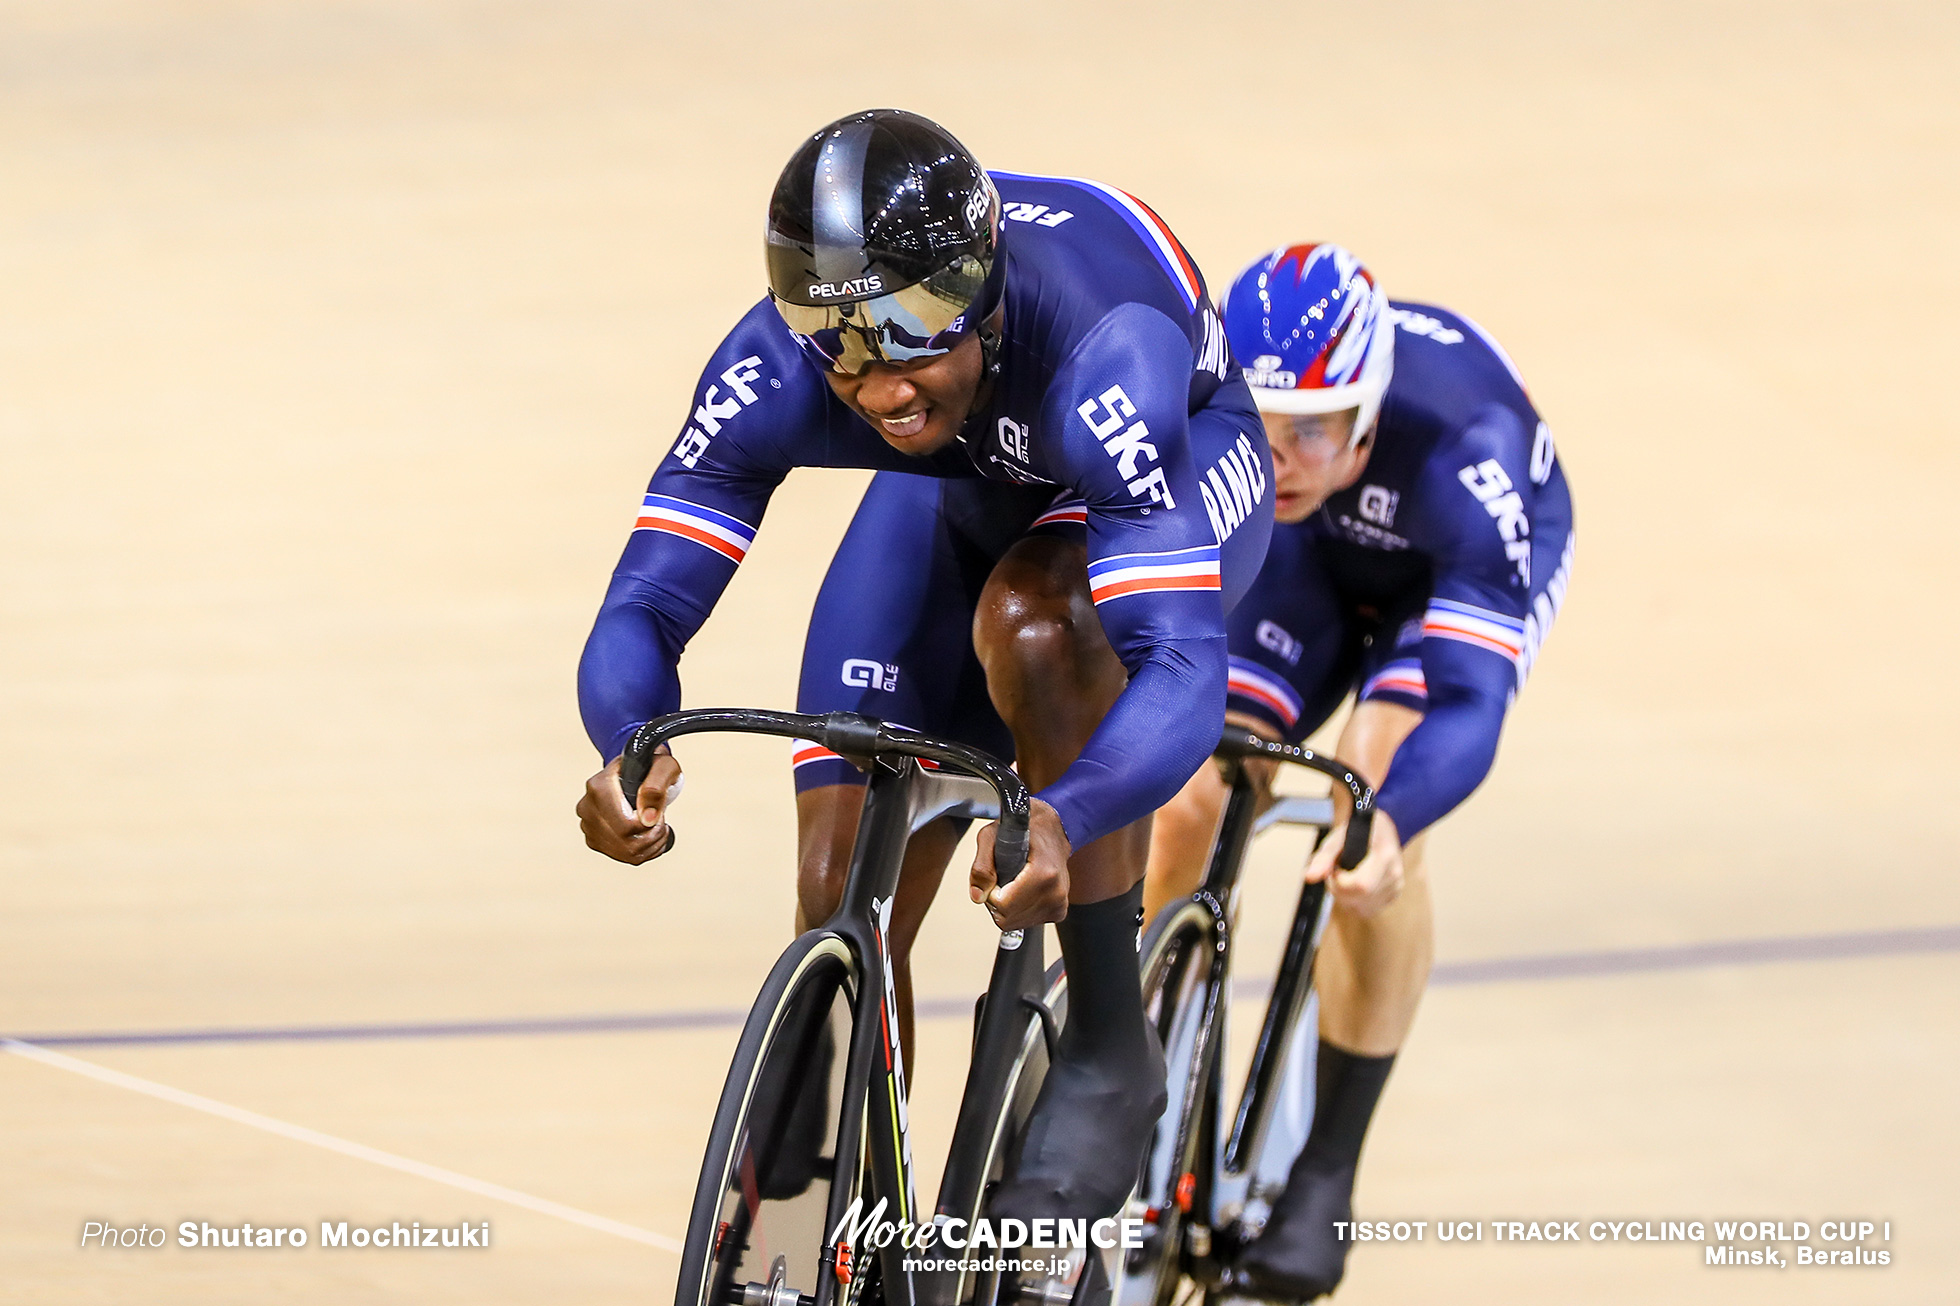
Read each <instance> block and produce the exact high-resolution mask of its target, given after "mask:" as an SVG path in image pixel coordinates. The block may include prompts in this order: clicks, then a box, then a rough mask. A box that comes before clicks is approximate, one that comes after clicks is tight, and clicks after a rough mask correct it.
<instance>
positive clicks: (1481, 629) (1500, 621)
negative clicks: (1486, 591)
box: [1422, 599, 1524, 662]
mask: <svg viewBox="0 0 1960 1306" xmlns="http://www.w3.org/2000/svg"><path fill="white" fill-rule="evenodd" d="M1422 635H1423V638H1424V639H1454V640H1458V641H1461V642H1462V643H1465V644H1470V645H1473V646H1475V647H1477V648H1482V649H1489V650H1490V651H1491V652H1492V653H1497V654H1501V655H1502V656H1504V657H1507V658H1509V659H1511V661H1513V662H1516V661H1517V660H1518V657H1519V656H1520V655H1521V654H1522V653H1523V652H1524V622H1523V621H1520V620H1519V619H1518V618H1516V617H1507V616H1505V615H1504V614H1503V613H1501V612H1492V611H1491V610H1490V609H1489V608H1479V607H1473V606H1472V605H1470V604H1468V603H1458V602H1456V601H1454V600H1452V599H1431V600H1430V601H1429V610H1428V611H1427V612H1425V613H1423V614H1422Z"/></svg>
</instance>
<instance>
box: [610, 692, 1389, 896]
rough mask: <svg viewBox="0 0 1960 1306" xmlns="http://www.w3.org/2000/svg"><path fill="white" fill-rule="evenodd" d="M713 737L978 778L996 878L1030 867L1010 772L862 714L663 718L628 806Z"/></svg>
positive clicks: (637, 738) (629, 757)
mask: <svg viewBox="0 0 1960 1306" xmlns="http://www.w3.org/2000/svg"><path fill="white" fill-rule="evenodd" d="M709 731H721V732H729V731H732V732H735V733H738V734H748V735H781V736H782V737H784V738H786V739H808V740H811V741H813V742H815V743H818V744H821V745H823V746H824V747H825V748H828V749H829V750H830V751H831V752H833V753H836V754H838V755H839V756H841V757H844V758H846V759H847V760H849V761H851V762H854V763H856V764H857V765H859V766H863V767H870V766H876V765H880V764H884V765H889V764H890V763H891V762H892V761H893V760H894V759H897V758H905V757H915V758H924V759H926V760H927V761H932V762H937V763H939V764H940V765H941V766H950V767H952V768H953V769H955V770H958V771H964V772H966V773H967V774H968V775H973V776H977V777H979V778H980V779H982V780H985V781H986V782H987V783H988V784H990V785H992V786H993V788H994V792H995V793H996V794H997V795H999V797H1000V826H999V828H998V829H997V830H996V831H995V833H994V874H995V878H996V879H997V880H998V881H999V883H1001V884H1006V883H1007V882H1008V881H1009V880H1012V879H1013V878H1014V877H1015V876H1016V875H1018V874H1020V872H1021V868H1022V867H1023V866H1024V865H1026V864H1027V860H1028V787H1027V786H1026V785H1024V784H1022V783H1021V777H1020V776H1018V775H1016V774H1014V772H1013V770H1012V769H1011V768H1009V767H1008V766H1006V765H1005V764H1003V763H1001V762H1000V761H998V760H997V759H995V758H994V757H992V756H991V755H989V754H987V753H984V752H982V751H981V750H980V749H977V748H970V747H968V746H967V745H965V744H958V743H954V742H952V741H951V740H947V739H936V738H934V737H933V736H931V735H922V734H919V733H918V732H917V731H913V730H907V729H905V728H904V727H902V726H892V725H886V724H885V723H884V722H882V721H878V720H875V719H873V718H871V717H867V716H860V715H858V714H857V713H855V712H831V713H829V714H827V715H825V716H808V715H804V714H802V713H797V712H769V711H764V710H762V709H760V708H740V707H710V708H697V709H695V710H694V711H691V712H676V713H674V714H672V715H671V716H663V717H659V718H657V719H655V720H652V721H649V722H647V723H646V724H645V725H643V726H641V727H640V728H639V729H638V730H636V731H634V732H633V737H632V738H631V739H630V740H628V741H627V743H626V750H625V752H624V753H623V754H622V755H621V756H620V759H619V787H620V790H621V792H623V793H624V794H625V795H626V801H627V803H628V804H633V805H637V803H638V801H639V793H640V785H641V783H642V782H643V781H644V780H645V779H646V778H647V771H648V770H649V769H651V768H652V766H653V757H654V750H656V749H658V748H659V747H660V745H662V744H664V743H666V742H667V741H668V740H670V739H674V738H676V737H678V736H680V735H694V734H702V733H706V732H709ZM1364 846H1365V840H1364Z"/></svg>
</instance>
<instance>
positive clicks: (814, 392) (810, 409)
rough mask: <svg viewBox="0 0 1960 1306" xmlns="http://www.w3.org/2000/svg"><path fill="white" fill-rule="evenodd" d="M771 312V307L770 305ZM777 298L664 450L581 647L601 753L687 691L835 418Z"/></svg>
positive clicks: (582, 676)
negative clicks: (786, 495)
mask: <svg viewBox="0 0 1960 1306" xmlns="http://www.w3.org/2000/svg"><path fill="white" fill-rule="evenodd" d="M762 314H767V316H766V317H765V316H762ZM774 318H775V314H774V311H773V310H772V309H771V308H770V307H769V305H768V303H767V301H764V302H763V303H762V304H760V305H758V306H757V309H756V310H753V311H751V312H750V313H749V314H748V315H747V316H746V317H745V318H744V319H743V320H742V322H741V323H740V324H739V325H738V326H737V327H736V328H735V330H734V331H733V332H732V333H730V335H729V337H728V339H727V340H725V341H724V342H723V343H722V345H721V347H720V348H719V349H717V350H716V351H715V354H714V356H713V357H712V358H711V359H710V360H709V362H708V365H707V367H706V369H704V370H703V372H702V374H701V380H700V382H699V384H698V385H697V386H696V388H695V393H694V401H693V404H692V405H691V406H690V408H689V415H688V420H687V422H686V424H685V425H684V427H683V428H682V431H681V434H680V436H679V438H678V439H677V440H676V441H675V442H674V446H673V448H672V449H670V450H669V451H668V453H667V456H666V457H665V458H663V459H662V460H661V462H660V466H659V468H658V469H657V470H656V471H655V472H654V474H653V479H652V481H651V483H650V484H649V485H648V486H647V491H646V494H645V496H644V497H643V499H642V502H641V506H640V508H639V509H638V511H637V513H636V516H635V521H634V527H633V531H632V534H631V535H630V536H629V537H628V539H627V542H626V547H625V550H624V551H623V552H622V553H621V555H620V559H619V565H618V566H617V567H616V568H615V569H614V570H613V578H612V584H611V585H610V586H609V587H608V588H607V590H606V597H605V601H604V602H603V603H602V604H601V605H600V608H599V615H598V618H597V619H596V620H595V621H594V622H593V625H592V633H591V635H590V636H589V637H588V638H587V640H586V643H585V652H584V654H583V656H582V657H581V658H580V659H579V674H578V695H579V713H580V715H581V717H582V718H583V719H584V722H585V731H586V734H587V736H588V737H589V738H590V739H591V740H592V744H593V746H594V747H595V748H597V749H598V750H599V754H600V756H601V757H602V758H605V759H611V758H614V757H617V756H618V755H619V753H620V750H621V749H622V748H623V747H624V746H625V742H626V740H627V739H628V738H629V737H630V736H631V734H632V732H633V731H634V730H635V729H636V728H638V726H639V725H640V724H641V723H642V722H645V721H649V720H651V719H652V718H654V717H656V716H660V715H663V714H664V713H667V712H672V711H675V710H677V709H678V708H679V707H680V704H681V688H680V672H679V666H680V659H681V653H682V651H683V650H684V649H685V648H686V647H687V643H688V641H689V640H690V639H692V638H693V637H694V633H695V632H696V631H697V630H699V629H700V628H701V624H702V623H703V622H704V621H706V620H707V618H708V614H709V613H710V612H712V611H713V610H714V606H715V604H716V602H717V601H719V600H720V598H721V594H722V591H723V590H724V589H725V588H726V587H727V585H728V582H729V580H730V579H732V578H733V577H734V575H735V569H736V567H737V566H738V565H740V563H741V561H742V558H743V557H744V555H745V554H746V553H747V552H748V548H749V545H750V543H751V542H753V540H754V538H755V532H756V529H757V527H759V526H760V525H761V523H762V514H763V510H764V509H765V508H766V507H767V506H768V502H769V496H770V494H771V493H772V492H773V491H774V490H775V487H776V486H777V485H778V484H779V483H780V482H781V480H782V478H783V476H784V475H785V474H786V473H787V472H788V470H789V468H790V467H791V466H793V465H796V464H797V463H799V462H803V461H815V459H813V458H807V457H799V445H814V446H815V447H816V449H817V452H818V454H819V456H820V455H821V451H822V444H821V443H820V442H822V441H823V440H824V439H825V435H826V432H825V423H826V422H827V421H828V420H829V415H828V410H827V406H826V400H827V398H828V395H827V389H826V387H825V386H824V383H823V380H822V378H820V377H818V376H817V375H816V374H815V373H814V371H812V370H811V369H810V368H808V367H807V366H806V365H804V364H803V363H802V361H801V359H800V357H799V356H798V355H797V353H796V350H795V346H794V344H792V343H791V342H790V340H789V337H788V334H787V333H786V332H784V331H783V330H781V327H780V323H778V322H775V321H774V320H773V319H774Z"/></svg>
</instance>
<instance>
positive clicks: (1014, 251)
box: [992, 172, 1208, 364]
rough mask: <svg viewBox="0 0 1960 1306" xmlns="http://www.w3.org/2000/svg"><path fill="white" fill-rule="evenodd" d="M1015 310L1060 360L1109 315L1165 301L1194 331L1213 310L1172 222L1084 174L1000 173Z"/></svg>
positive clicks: (1022, 325)
mask: <svg viewBox="0 0 1960 1306" xmlns="http://www.w3.org/2000/svg"><path fill="white" fill-rule="evenodd" d="M992 175H993V177H994V180H995V182H996V184H997V185H998V186H999V188H1000V192H1001V214H1002V223H1001V246H1002V248H1003V250H1004V251H1005V253H1006V256H1007V260H1008V278H1007V296H1008V312H1009V315H1010V317H1014V318H1018V319H1020V322H1019V325H1018V329H1017V334H1018V335H1019V336H1020V337H1021V338H1022V339H1023V340H1026V341H1034V340H1036V339H1039V341H1040V343H1041V346H1042V349H1043V352H1044V353H1046V354H1047V355H1048V356H1049V357H1050V359H1051V360H1052V361H1053V362H1055V363H1056V364H1059V363H1060V361H1061V360H1062V359H1063V358H1065V357H1066V356H1067V355H1068V354H1069V353H1070V352H1071V351H1073V350H1074V348H1075V347H1076V346H1077V345H1078V344H1080V342H1081V341H1082V340H1083V339H1084V338H1085V337H1087V336H1088V335H1089V334H1090V333H1091V332H1092V331H1094V329H1095V328H1096V326H1097V325H1098V324H1099V323H1101V322H1102V321H1103V319H1104V318H1105V317H1107V316H1108V315H1109V314H1111V313H1113V312H1116V311H1117V310H1118V309H1120V308H1122V307H1123V306H1125V305H1129V304H1142V305H1145V306H1148V307H1150V308H1153V309H1155V310H1157V311H1158V312H1159V313H1161V314H1163V315H1164V316H1165V317H1167V318H1169V319H1170V320H1171V321H1172V322H1174V323H1176V324H1177V325H1178V326H1179V327H1180V329H1182V330H1184V331H1185V333H1186V336H1187V339H1195V338H1196V336H1195V335H1194V334H1193V333H1194V330H1197V329H1201V326H1200V324H1201V323H1202V319H1203V316H1204V315H1205V313H1206V312H1207V311H1208V302H1207V296H1206V291H1205V285H1204V279H1203V277H1202V276H1201V275H1200V274H1199V272H1198V269H1197V265H1196V264H1195V263H1194V262H1193V261H1192V259H1191V257H1190V255H1189V254H1188V253H1186V252H1185V250H1184V247H1183V245H1182V244H1180V243H1179V241H1178V239H1177V236H1176V235H1175V234H1174V233H1173V232H1172V231H1171V229H1170V226H1169V225H1168V224H1167V223H1165V222H1164V220H1163V219H1162V218H1161V217H1159V216H1158V215H1157V213H1156V212H1155V211H1153V210H1152V209H1151V208H1150V207H1149V206H1148V205H1146V204H1145V203H1143V202H1142V201H1141V200H1139V199H1137V198H1136V197H1135V196H1133V195H1130V194H1129V193H1128V192H1126V191H1122V190H1119V189H1117V188H1116V187H1114V186H1108V185H1104V184H1103V183H1101V182H1098V181H1090V180H1087V179H1084V178H1077V177H1047V176H1036V175H1032V174H1027V173H1008V172H996V173H994V174H992Z"/></svg>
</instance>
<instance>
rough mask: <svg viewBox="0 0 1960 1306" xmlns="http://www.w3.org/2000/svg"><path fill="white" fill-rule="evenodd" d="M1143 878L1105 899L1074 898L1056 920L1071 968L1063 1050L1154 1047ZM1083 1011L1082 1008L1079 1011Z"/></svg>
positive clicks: (1075, 1053)
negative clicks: (1143, 975) (1141, 940)
mask: <svg viewBox="0 0 1960 1306" xmlns="http://www.w3.org/2000/svg"><path fill="white" fill-rule="evenodd" d="M1142 912H1143V884H1142V882H1141V881H1139V882H1138V883H1137V884H1136V885H1134V886H1133V887H1132V888H1131V889H1130V890H1129V892H1127V893H1119V894H1117V895H1116V896H1115V897H1114V898H1104V899H1103V900H1102V901H1101V902H1085V903H1076V904H1072V905H1071V906H1070V907H1069V909H1068V915H1067V916H1066V917H1065V918H1063V919H1062V920H1061V921H1059V922H1057V923H1056V925H1055V934H1056V936H1057V937H1058V938H1059V939H1060V940H1061V944H1062V964H1063V966H1064V967H1065V968H1066V969H1067V971H1068V1019H1067V1020H1066V1021H1065V1022H1063V1025H1062V1037H1061V1047H1060V1048H1059V1049H1058V1051H1059V1052H1060V1053H1061V1055H1063V1056H1065V1057H1069V1058H1071V1059H1075V1058H1078V1057H1097V1056H1099V1055H1101V1054H1103V1053H1113V1054H1115V1055H1116V1056H1118V1057H1123V1056H1124V1055H1125V1054H1131V1055H1134V1054H1137V1053H1141V1052H1144V1051H1146V1050H1147V1049H1148V1047H1149V1043H1148V1035H1147V1034H1146V1033H1145V1032H1144V1023H1145V1022H1144V1018H1143V986H1142V984H1141V983H1140V982H1139V981H1138V979H1137V927H1138V918H1139V917H1140V916H1141V914H1142ZM1078 1013H1079V1014H1078Z"/></svg>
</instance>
